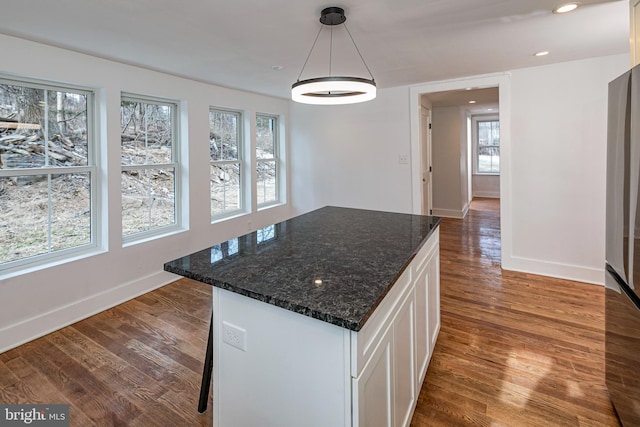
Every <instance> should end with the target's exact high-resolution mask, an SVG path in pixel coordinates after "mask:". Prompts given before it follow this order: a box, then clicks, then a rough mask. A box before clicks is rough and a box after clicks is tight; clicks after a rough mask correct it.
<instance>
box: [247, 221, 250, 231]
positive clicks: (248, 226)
mask: <svg viewBox="0 0 640 427" xmlns="http://www.w3.org/2000/svg"><path fill="white" fill-rule="evenodd" d="M247 231H251V220H249V221H247Z"/></svg>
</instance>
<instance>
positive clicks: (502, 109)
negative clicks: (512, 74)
mask: <svg viewBox="0 0 640 427" xmlns="http://www.w3.org/2000/svg"><path fill="white" fill-rule="evenodd" d="M486 88H497V89H498V92H499V93H498V99H499V102H498V104H499V121H500V176H499V182H500V183H499V189H500V202H499V203H500V218H501V220H500V230H501V232H500V235H501V240H502V242H501V248H502V250H501V264H502V267H503V268H508V263H509V260H510V259H511V254H512V248H511V212H510V209H509V208H508V207H509V206H510V169H509V168H510V162H509V153H510V151H509V148H510V139H509V136H510V119H511V117H510V80H509V75H508V74H506V73H505V74H495V75H487V76H481V77H474V78H468V79H455V80H448V81H442V82H434V83H428V84H424V85H419V86H414V87H412V88H410V106H411V158H412V165H411V166H412V168H411V169H412V172H411V175H412V177H411V183H412V199H413V212H414V213H416V214H429V212H425V210H424V209H425V208H424V207H425V205H428V203H425V202H424V197H425V192H424V188H423V171H424V165H423V164H422V161H423V160H422V159H423V158H424V154H423V151H425V150H428V149H429V148H428V147H427V148H425V147H423V144H422V142H423V138H422V134H421V129H420V127H421V122H422V115H423V114H422V109H423V104H424V99H425V97H426V98H427V99H428V98H429V96H430V95H431V96H432V94H435V93H439V92H450V91H457V92H462V91H466V90H480V89H486ZM423 96H424V97H423ZM430 113H431V116H432V126H433V127H435V126H437V123H436V119H437V118H436V117H435V115H434V112H433V109H431V110H430ZM469 118H470V117H469ZM460 120H466V118H465V117H461V118H460ZM432 132H434V129H432ZM432 136H433V138H435V135H433V133H432ZM461 141H464V142H461V146H462V145H463V144H464V145H465V146H466V144H467V142H466V141H468V139H467V136H466V135H464V137H461ZM432 145H433V144H431V146H432ZM431 148H433V147H431ZM461 151H462V148H461ZM467 153H469V151H468V150H465V158H464V159H462V158H461V159H460V163H461V167H462V166H463V165H464V164H466V168H467V170H468V171H471V168H472V166H471V155H470V154H467ZM433 157H435V153H434V154H433ZM467 175H468V176H467V177H466V178H465V179H466V180H460V177H459V178H458V180H459V183H460V185H461V187H458V188H463V187H465V188H463V189H462V192H463V193H468V194H469V195H468V200H467V207H466V209H468V207H469V203H468V201H470V200H471V193H470V191H468V190H469V189H470V187H469V186H470V181H469V180H470V179H471V175H472V174H471V173H468V174H467ZM432 181H433V180H432ZM433 195H434V194H433V191H432V192H431V196H432V197H433ZM427 197H428V196H427ZM434 203H435V201H434ZM431 206H433V205H431ZM430 209H432V207H431V208H430ZM434 214H437V213H436V212H434Z"/></svg>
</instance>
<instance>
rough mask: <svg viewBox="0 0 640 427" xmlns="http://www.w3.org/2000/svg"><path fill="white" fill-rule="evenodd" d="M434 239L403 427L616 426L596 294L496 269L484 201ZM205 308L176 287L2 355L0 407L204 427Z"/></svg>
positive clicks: (491, 211)
mask: <svg viewBox="0 0 640 427" xmlns="http://www.w3.org/2000/svg"><path fill="white" fill-rule="evenodd" d="M440 233H441V234H440V236H441V249H440V251H441V299H442V301H441V302H442V327H441V330H440V335H439V338H438V342H437V344H436V348H435V351H434V354H433V357H432V359H431V365H430V367H429V371H428V372H427V377H426V379H425V382H424V385H423V387H422V390H421V393H420V397H419V400H418V405H417V409H416V412H415V415H414V417H413V422H412V426H414V427H422V426H465V425H469V426H492V427H497V426H536V427H539V426H565V425H566V426H618V422H617V420H616V418H615V415H614V413H613V409H612V407H611V404H610V402H609V400H608V395H607V392H606V388H605V386H604V371H603V370H604V367H603V354H604V345H603V317H604V316H603V301H604V297H603V295H604V292H603V289H602V288H601V287H598V286H593V285H587V284H582V283H576V282H571V281H566V280H558V279H551V278H547V277H541V276H535V275H529V274H521V273H514V272H507V271H501V269H500V235H499V215H498V204H497V201H495V200H488V199H486V200H482V199H481V200H478V201H474V203H473V204H472V207H471V210H470V212H469V214H468V215H467V217H466V218H465V219H464V220H463V221H461V220H452V219H443V221H442V226H441V231H440ZM210 301H211V290H210V288H209V286H207V285H203V284H200V283H198V282H194V281H190V280H186V279H183V280H179V281H177V282H175V283H173V284H170V285H167V286H165V287H163V288H161V289H158V290H156V291H153V292H150V293H148V294H146V295H143V296H141V297H138V298H136V299H134V300H132V301H129V302H127V303H124V304H121V305H119V306H118V307H115V308H113V309H111V310H107V311H105V312H103V313H100V314H98V315H96V316H93V317H91V318H89V319H86V320H83V321H81V322H78V323H76V324H74V325H71V326H68V327H66V328H63V329H61V330H59V331H57V332H54V333H52V334H49V335H47V336H45V337H42V338H40V339H37V340H35V341H32V342H30V343H28V344H25V345H22V346H20V347H18V348H15V349H13V350H10V351H7V352H5V353H2V354H0V403H69V404H70V405H71V425H73V426H94V425H95V426H123V425H131V426H210V425H211V423H212V412H211V411H212V409H211V400H210V401H209V408H208V409H207V411H206V412H205V413H204V414H198V412H197V410H196V408H197V402H198V393H199V387H200V378H201V370H202V361H203V358H204V352H205V344H206V338H207V332H208V322H209V316H210V307H211V302H210Z"/></svg>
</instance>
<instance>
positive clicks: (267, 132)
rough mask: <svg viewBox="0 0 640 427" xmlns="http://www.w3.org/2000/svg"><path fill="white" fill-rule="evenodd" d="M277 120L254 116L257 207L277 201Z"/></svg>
mask: <svg viewBox="0 0 640 427" xmlns="http://www.w3.org/2000/svg"><path fill="white" fill-rule="evenodd" d="M278 145H279V137H278V118H277V117H276V116H269V115H264V114H258V115H257V116H256V192H257V198H258V206H265V205H269V204H273V203H276V202H278V201H279V199H280V197H279V194H278V184H279V169H280V165H279V156H278V151H279V147H278Z"/></svg>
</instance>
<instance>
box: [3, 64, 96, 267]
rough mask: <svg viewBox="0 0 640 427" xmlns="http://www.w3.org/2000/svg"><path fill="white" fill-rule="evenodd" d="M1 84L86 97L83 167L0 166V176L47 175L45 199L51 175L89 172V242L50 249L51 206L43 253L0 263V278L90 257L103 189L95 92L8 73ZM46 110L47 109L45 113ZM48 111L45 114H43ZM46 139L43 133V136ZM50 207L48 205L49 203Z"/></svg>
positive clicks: (48, 192)
mask: <svg viewBox="0 0 640 427" xmlns="http://www.w3.org/2000/svg"><path fill="white" fill-rule="evenodd" d="M0 84H7V85H12V86H23V87H29V88H32V89H41V90H45V91H55V92H69V93H76V94H81V95H84V96H86V120H87V164H86V165H85V166H50V165H44V166H42V167H33V168H10V169H2V168H0V178H12V177H21V176H37V175H46V176H47V180H48V184H47V198H48V200H51V198H52V196H51V193H52V188H51V184H50V180H51V176H52V175H68V174H89V177H90V178H89V209H90V220H89V227H90V231H89V242H88V243H85V244H80V245H77V246H74V247H70V248H64V249H59V250H54V251H51V235H52V233H51V221H52V220H51V212H50V210H51V207H49V211H48V214H47V216H48V220H47V230H48V232H47V234H48V250H47V252H46V253H42V254H38V255H33V256H27V257H25V258H20V259H16V260H12V261H7V262H3V263H0V277H8V276H12V275H13V274H15V273H21V272H25V271H28V270H31V269H37V268H40V267H46V266H51V265H55V264H60V263H66V262H70V261H73V260H75V259H78V258H81V257H84V256H89V255H92V254H94V253H96V252H97V251H98V250H99V248H100V247H101V246H102V240H101V236H102V233H101V229H102V226H101V224H102V212H101V210H100V209H99V208H98V200H100V198H101V195H102V191H101V188H100V178H99V170H100V167H99V158H100V148H101V145H100V141H99V140H98V135H99V132H98V128H99V120H98V114H97V111H98V108H97V104H96V99H97V96H96V91H95V89H93V88H89V87H85V86H80V85H74V84H68V83H58V82H56V81H50V80H38V79H30V78H25V77H21V76H9V75H6V74H0ZM47 113H48V112H47ZM46 116H48V114H45V117H46ZM45 138H46V136H45ZM49 206H50V205H49Z"/></svg>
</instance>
